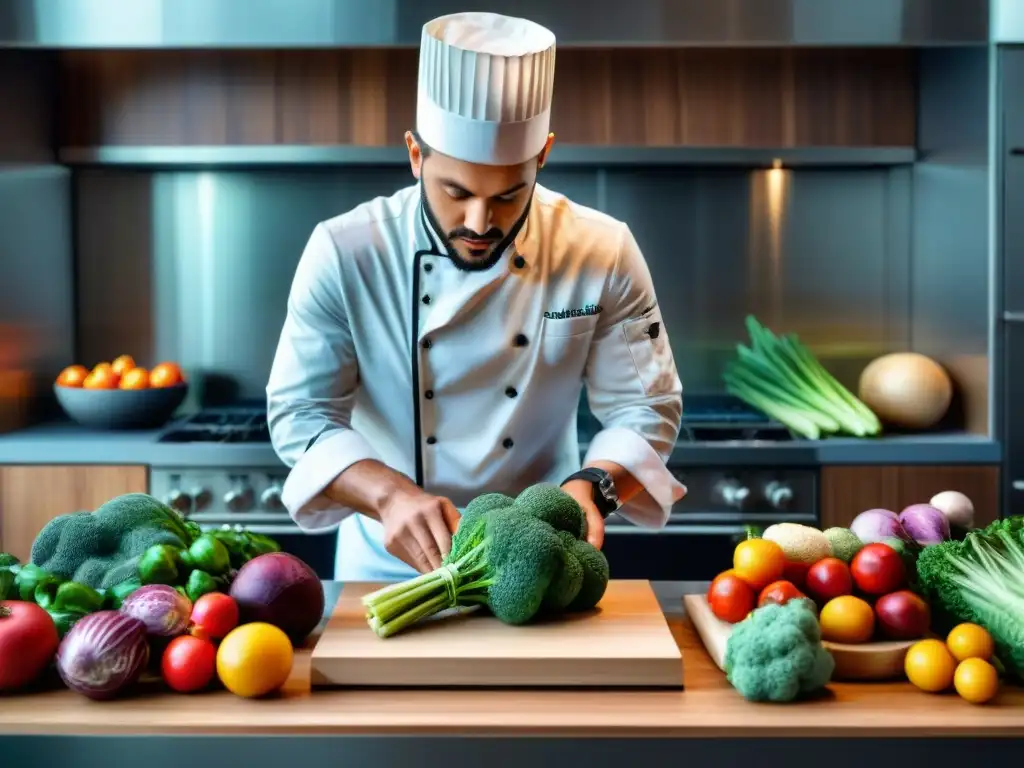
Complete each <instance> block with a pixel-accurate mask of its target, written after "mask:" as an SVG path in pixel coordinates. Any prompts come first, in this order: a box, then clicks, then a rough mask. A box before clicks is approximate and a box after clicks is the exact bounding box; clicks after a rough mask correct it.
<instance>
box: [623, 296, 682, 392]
mask: <svg viewBox="0 0 1024 768" xmlns="http://www.w3.org/2000/svg"><path fill="white" fill-rule="evenodd" d="M623 333H625V335H626V345H627V346H628V347H629V354H630V356H631V357H632V358H633V365H634V366H636V372H637V375H638V376H639V377H640V381H641V383H642V384H643V387H644V392H645V393H646V394H648V395H661V394H665V393H666V392H670V391H672V388H673V387H674V386H675V383H676V375H675V361H674V359H673V357H672V347H671V346H670V345H669V343H668V337H667V336H666V334H665V324H664V323H663V322H662V319H661V313H660V312H658V311H657V310H655V311H654V312H652V313H650V314H648V315H646V316H645V317H640V318H637V319H635V320H627V321H626V323H625V324H624V326H623Z"/></svg>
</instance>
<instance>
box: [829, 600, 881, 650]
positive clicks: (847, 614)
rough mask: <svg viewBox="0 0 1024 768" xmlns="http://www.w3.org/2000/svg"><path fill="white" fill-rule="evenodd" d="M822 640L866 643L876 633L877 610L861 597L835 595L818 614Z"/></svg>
mask: <svg viewBox="0 0 1024 768" xmlns="http://www.w3.org/2000/svg"><path fill="white" fill-rule="evenodd" d="M818 624H820V625H821V638H822V640H829V641H831V642H833V643H850V644H856V643H866V642H867V641H868V640H870V639H871V636H872V635H873V634H874V633H875V611H874V609H873V608H872V607H871V605H870V604H869V603H868V602H867V601H866V600H862V599H861V598H859V597H855V596H853V595H843V596H842V597H833V598H832V599H831V600H829V601H828V602H827V603H825V605H824V606H823V607H822V609H821V613H820V614H819V615H818Z"/></svg>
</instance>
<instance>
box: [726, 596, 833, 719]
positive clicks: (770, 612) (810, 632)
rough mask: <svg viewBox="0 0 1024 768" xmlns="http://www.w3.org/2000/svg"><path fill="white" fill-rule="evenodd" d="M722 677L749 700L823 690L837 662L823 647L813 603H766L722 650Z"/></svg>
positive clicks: (785, 699)
mask: <svg viewBox="0 0 1024 768" xmlns="http://www.w3.org/2000/svg"><path fill="white" fill-rule="evenodd" d="M723 666H724V667H725V674H726V677H727V678H728V680H729V682H730V683H731V684H732V686H733V687H734V688H735V689H736V690H737V691H739V693H740V695H741V696H743V698H745V699H747V700H749V701H775V702H788V701H793V700H794V699H797V698H800V697H801V696H805V695H807V694H811V693H815V692H816V691H818V690H820V689H821V688H823V687H824V686H825V685H826V684H827V683H828V681H829V680H830V679H831V678H832V672H833V671H835V659H833V658H832V654H830V653H829V652H828V650H827V649H826V648H825V647H824V646H823V645H822V644H821V628H820V627H819V625H818V617H817V615H816V614H815V610H814V607H813V603H811V602H810V601H809V600H805V599H796V600H788V601H787V602H785V603H783V604H779V603H766V604H765V605H763V606H761V607H760V608H756V609H754V610H753V611H752V612H751V613H750V614H749V615H748V616H747V618H745V619H744V620H743V621H741V622H739V623H738V624H736V625H735V626H734V627H733V629H732V633H731V634H730V635H729V639H728V640H727V641H726V646H725V661H724V665H723Z"/></svg>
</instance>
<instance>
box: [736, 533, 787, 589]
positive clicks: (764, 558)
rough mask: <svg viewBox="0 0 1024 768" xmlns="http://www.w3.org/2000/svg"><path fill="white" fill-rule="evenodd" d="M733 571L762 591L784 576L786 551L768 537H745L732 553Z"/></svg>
mask: <svg viewBox="0 0 1024 768" xmlns="http://www.w3.org/2000/svg"><path fill="white" fill-rule="evenodd" d="M732 569H733V572H734V573H735V574H736V575H737V576H739V577H740V578H741V579H743V580H744V581H745V582H747V584H749V585H750V586H751V587H753V588H754V589H755V590H757V591H758V592H760V591H761V590H762V589H764V588H765V587H767V586H768V585H769V584H771V583H772V582H773V581H778V580H779V579H781V578H782V572H783V571H784V570H785V569H786V553H785V552H783V551H782V547H780V546H779V545H778V544H776V543H775V542H774V541H769V540H768V539H745V540H744V541H741V542H740V543H739V544H737V545H736V549H734V550H733V553H732Z"/></svg>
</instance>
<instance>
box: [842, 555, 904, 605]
mask: <svg viewBox="0 0 1024 768" xmlns="http://www.w3.org/2000/svg"><path fill="white" fill-rule="evenodd" d="M850 573H851V574H852V575H853V582H854V583H855V584H856V585H857V589H859V590H860V591H861V592H864V593H865V594H868V595H885V594H888V593H889V592H895V591H896V590H898V589H899V588H900V587H902V586H903V583H904V580H905V578H906V567H905V566H904V565H903V558H902V557H900V554H899V552H897V551H896V550H895V549H893V548H892V547H890V546H889V545H888V544H882V543H881V542H877V543H874V544H867V545H866V546H864V547H863V548H862V549H861V550H860V552H858V553H857V554H856V555H854V557H853V560H852V561H851V562H850Z"/></svg>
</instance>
